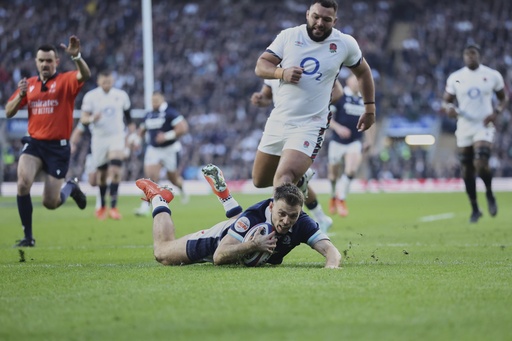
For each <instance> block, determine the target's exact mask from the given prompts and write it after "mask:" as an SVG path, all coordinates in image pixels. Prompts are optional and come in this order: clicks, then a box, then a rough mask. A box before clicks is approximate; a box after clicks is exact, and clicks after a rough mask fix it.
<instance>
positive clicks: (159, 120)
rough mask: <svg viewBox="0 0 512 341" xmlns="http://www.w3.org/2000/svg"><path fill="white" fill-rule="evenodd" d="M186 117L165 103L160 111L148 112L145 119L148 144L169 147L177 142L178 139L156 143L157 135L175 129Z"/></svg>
mask: <svg viewBox="0 0 512 341" xmlns="http://www.w3.org/2000/svg"><path fill="white" fill-rule="evenodd" d="M182 120H184V117H183V116H182V115H181V114H180V113H179V112H178V111H177V110H176V109H174V108H172V107H170V106H169V105H167V103H165V102H164V103H163V104H162V105H161V106H160V108H159V110H153V111H151V112H148V113H147V114H146V116H145V117H144V128H145V129H146V142H147V143H148V144H150V145H152V146H153V147H157V148H158V147H167V146H170V145H171V144H173V143H174V142H176V139H174V140H169V141H166V142H165V143H162V144H158V143H156V141H155V139H156V135H157V134H158V133H159V132H164V133H165V132H168V131H171V130H173V129H174V126H176V125H177V124H178V123H179V122H181V121H182Z"/></svg>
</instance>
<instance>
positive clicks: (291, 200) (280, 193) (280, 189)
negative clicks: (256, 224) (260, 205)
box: [274, 183, 305, 207]
mask: <svg viewBox="0 0 512 341" xmlns="http://www.w3.org/2000/svg"><path fill="white" fill-rule="evenodd" d="M278 200H284V201H285V202H286V203H287V204H288V205H290V206H297V205H299V206H300V207H302V206H303V205H304V200H305V199H304V194H303V193H302V191H301V190H300V189H299V187H297V186H296V185H294V184H292V183H285V184H282V185H280V186H277V187H276V188H275V189H274V202H276V201H278Z"/></svg>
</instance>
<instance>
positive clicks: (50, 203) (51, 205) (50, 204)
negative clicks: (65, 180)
mask: <svg viewBox="0 0 512 341" xmlns="http://www.w3.org/2000/svg"><path fill="white" fill-rule="evenodd" d="M43 206H44V207H45V208H47V209H49V210H54V209H56V208H57V207H59V206H60V200H54V199H48V198H43Z"/></svg>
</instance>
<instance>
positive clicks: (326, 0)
mask: <svg viewBox="0 0 512 341" xmlns="http://www.w3.org/2000/svg"><path fill="white" fill-rule="evenodd" d="M314 4H320V5H321V6H322V7H325V8H334V12H338V3H337V2H336V0H316V1H315V0H313V1H311V6H313V5H314ZM311 6H309V7H311Z"/></svg>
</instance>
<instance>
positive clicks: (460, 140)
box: [455, 124, 496, 148]
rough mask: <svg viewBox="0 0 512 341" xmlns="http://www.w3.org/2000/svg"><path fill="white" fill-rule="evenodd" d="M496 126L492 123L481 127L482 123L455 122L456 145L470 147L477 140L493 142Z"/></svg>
mask: <svg viewBox="0 0 512 341" xmlns="http://www.w3.org/2000/svg"><path fill="white" fill-rule="evenodd" d="M495 134H496V128H495V127H494V125H492V124H491V125H489V126H488V127H483V126H482V124H475V125H467V124H466V125H462V124H457V130H456V131H455V137H456V138H457V147H459V148H462V147H470V146H472V145H473V144H474V143H475V142H477V141H487V142H490V143H493V142H494V135H495Z"/></svg>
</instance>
